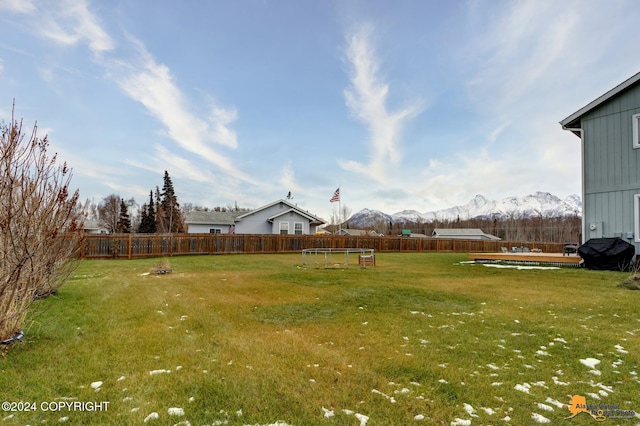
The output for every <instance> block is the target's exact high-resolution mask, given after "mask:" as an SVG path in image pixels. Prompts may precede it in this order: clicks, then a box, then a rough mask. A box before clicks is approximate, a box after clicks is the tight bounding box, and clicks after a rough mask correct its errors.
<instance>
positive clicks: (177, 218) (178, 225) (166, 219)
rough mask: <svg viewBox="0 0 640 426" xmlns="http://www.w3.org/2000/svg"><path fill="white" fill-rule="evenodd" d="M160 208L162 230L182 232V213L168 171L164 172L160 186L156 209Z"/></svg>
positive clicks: (183, 227) (183, 228)
mask: <svg viewBox="0 0 640 426" xmlns="http://www.w3.org/2000/svg"><path fill="white" fill-rule="evenodd" d="M160 210H161V215H160V216H161V218H162V230H163V231H164V232H170V233H174V232H178V233H179V232H184V230H185V226H184V222H183V221H182V214H181V213H180V204H178V198H177V197H176V193H175V190H174V189H173V182H172V181H171V177H169V172H167V171H166V170H165V172H164V184H163V186H162V199H161V201H160V205H159V206H158V211H159V212H160Z"/></svg>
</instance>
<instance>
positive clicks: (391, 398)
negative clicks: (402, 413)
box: [371, 389, 396, 404]
mask: <svg viewBox="0 0 640 426" xmlns="http://www.w3.org/2000/svg"><path fill="white" fill-rule="evenodd" d="M371 393H377V394H378V395H382V396H384V397H385V398H387V399H388V400H389V402H391V403H392V404H395V403H396V399H395V398H394V397H392V396H389V395H387V394H385V393H383V392H380V391H379V390H377V389H372V390H371Z"/></svg>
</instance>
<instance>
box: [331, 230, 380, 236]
mask: <svg viewBox="0 0 640 426" xmlns="http://www.w3.org/2000/svg"><path fill="white" fill-rule="evenodd" d="M340 234H341V235H351V236H352V237H361V236H364V237H377V236H378V233H377V232H376V231H373V230H371V231H369V230H366V229H341V230H340Z"/></svg>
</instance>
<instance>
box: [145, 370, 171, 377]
mask: <svg viewBox="0 0 640 426" xmlns="http://www.w3.org/2000/svg"><path fill="white" fill-rule="evenodd" d="M163 373H167V374H168V373H171V370H151V371H149V375H150V376H155V375H156V374H163Z"/></svg>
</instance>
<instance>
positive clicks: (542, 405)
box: [538, 402, 553, 411]
mask: <svg viewBox="0 0 640 426" xmlns="http://www.w3.org/2000/svg"><path fill="white" fill-rule="evenodd" d="M538 408H539V409H541V410H544V411H553V407H552V406H550V405H547V404H543V403H541V402H538Z"/></svg>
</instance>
